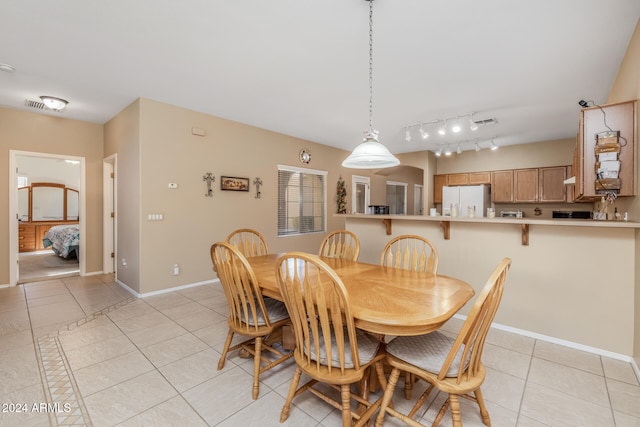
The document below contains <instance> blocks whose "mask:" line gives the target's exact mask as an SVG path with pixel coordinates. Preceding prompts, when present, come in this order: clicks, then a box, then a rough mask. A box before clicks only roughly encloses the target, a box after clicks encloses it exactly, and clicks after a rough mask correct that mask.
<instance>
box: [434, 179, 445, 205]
mask: <svg viewBox="0 0 640 427" xmlns="http://www.w3.org/2000/svg"><path fill="white" fill-rule="evenodd" d="M445 185H447V175H434V176H433V203H434V204H435V203H442V187H444V186H445Z"/></svg>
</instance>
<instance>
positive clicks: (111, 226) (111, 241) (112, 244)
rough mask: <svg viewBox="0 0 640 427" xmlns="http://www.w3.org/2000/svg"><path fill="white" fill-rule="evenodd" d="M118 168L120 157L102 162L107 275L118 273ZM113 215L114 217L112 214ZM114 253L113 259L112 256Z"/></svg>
mask: <svg viewBox="0 0 640 427" xmlns="http://www.w3.org/2000/svg"><path fill="white" fill-rule="evenodd" d="M117 167H118V155H117V154H113V155H111V156H109V157H107V158H105V159H104V160H103V161H102V184H103V191H102V194H103V204H102V206H103V212H102V242H103V248H102V254H103V257H102V270H103V272H104V273H105V274H107V273H116V274H117V269H116V268H115V262H116V260H117V259H118V256H117V253H116V248H117V247H118V245H117V233H116V232H115V231H116V230H117V221H118V215H117V214H116V213H117V211H118V208H117V205H118V197H117V188H118V186H117V179H118V174H117ZM112 213H113V216H111V214H112ZM111 253H113V257H112V256H111ZM116 279H117V277H116Z"/></svg>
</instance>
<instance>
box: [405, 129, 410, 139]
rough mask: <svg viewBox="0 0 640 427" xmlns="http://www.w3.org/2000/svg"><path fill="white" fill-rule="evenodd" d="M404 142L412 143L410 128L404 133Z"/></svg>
mask: <svg viewBox="0 0 640 427" xmlns="http://www.w3.org/2000/svg"><path fill="white" fill-rule="evenodd" d="M404 140H405V141H407V142H411V131H410V130H409V128H407V130H406V131H405V133H404Z"/></svg>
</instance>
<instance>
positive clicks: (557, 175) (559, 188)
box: [538, 166, 573, 202]
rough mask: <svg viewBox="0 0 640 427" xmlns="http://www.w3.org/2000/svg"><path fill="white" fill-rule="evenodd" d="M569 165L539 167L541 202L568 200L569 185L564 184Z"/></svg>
mask: <svg viewBox="0 0 640 427" xmlns="http://www.w3.org/2000/svg"><path fill="white" fill-rule="evenodd" d="M568 169H569V170H570V167H568V166H556V167H551V168H540V169H538V179H539V180H540V183H539V186H538V188H539V191H540V195H539V196H540V201H541V202H566V201H571V200H573V198H571V199H570V200H567V189H568V186H566V185H564V180H565V179H567V170H568Z"/></svg>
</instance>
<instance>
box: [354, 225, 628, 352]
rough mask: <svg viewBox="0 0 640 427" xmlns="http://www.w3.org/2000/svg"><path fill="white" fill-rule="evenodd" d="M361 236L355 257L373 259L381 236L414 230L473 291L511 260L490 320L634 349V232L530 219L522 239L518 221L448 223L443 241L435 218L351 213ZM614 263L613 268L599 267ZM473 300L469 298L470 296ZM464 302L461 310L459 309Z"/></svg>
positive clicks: (443, 269)
mask: <svg viewBox="0 0 640 427" xmlns="http://www.w3.org/2000/svg"><path fill="white" fill-rule="evenodd" d="M346 226H347V229H349V230H351V231H353V232H355V233H356V234H357V235H358V236H360V239H361V241H362V244H361V245H360V257H359V259H360V260H362V261H364V262H370V263H378V262H379V260H380V253H381V252H382V249H383V248H384V245H385V244H386V242H388V241H389V240H390V239H392V238H393V237H396V236H399V235H403V234H418V235H421V236H424V237H426V238H428V239H429V240H431V241H432V242H433V243H434V244H435V246H436V247H437V248H438V254H439V266H438V273H440V274H444V275H448V276H452V277H456V278H459V279H462V280H464V281H466V282H468V283H469V284H470V285H472V286H473V287H474V288H475V290H476V295H477V294H478V292H479V291H480V289H481V288H482V286H483V285H484V284H485V282H486V280H487V279H488V278H489V275H490V274H491V272H492V271H493V269H494V268H495V267H496V266H497V265H498V263H499V261H500V260H501V259H502V258H504V257H507V256H508V257H510V258H511V259H512V261H513V264H512V266H511V270H510V272H509V277H508V278H507V284H506V287H505V292H504V297H503V300H502V302H501V304H500V310H498V314H497V316H496V322H497V323H499V324H501V325H504V326H507V327H511V328H516V329H520V330H522V331H526V332H529V333H534V334H541V335H544V336H547V337H551V338H555V339H557V340H564V341H567V342H571V343H576V344H580V345H583V346H588V347H592V348H594V349H600V350H604V351H605V352H606V351H608V352H612V353H617V354H620V355H627V356H630V355H631V354H632V351H633V333H634V332H633V317H634V304H633V298H634V286H633V281H634V273H633V271H634V261H635V258H636V256H637V254H638V252H636V251H635V249H634V246H635V242H634V236H635V231H634V229H631V228H625V229H613V228H589V227H565V226H550V225H536V224H533V225H531V227H530V231H529V245H528V246H523V245H521V228H520V225H519V224H500V223H494V224H490V223H478V222H453V221H452V222H451V230H450V240H445V239H444V236H443V232H442V228H441V227H440V223H439V221H437V220H429V219H426V220H412V219H393V220H392V234H391V235H387V234H386V232H385V226H384V225H383V224H382V221H381V220H380V219H378V218H372V217H368V218H367V217H364V216H359V217H355V216H353V217H350V218H348V219H347V225H346ZM611 265H615V266H616V267H615V268H607V267H604V266H611ZM472 301H474V300H472ZM471 304H472V302H471V303H468V304H467V306H465V308H463V309H462V311H461V312H462V313H463V314H466V313H468V311H469V308H470V307H471Z"/></svg>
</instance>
